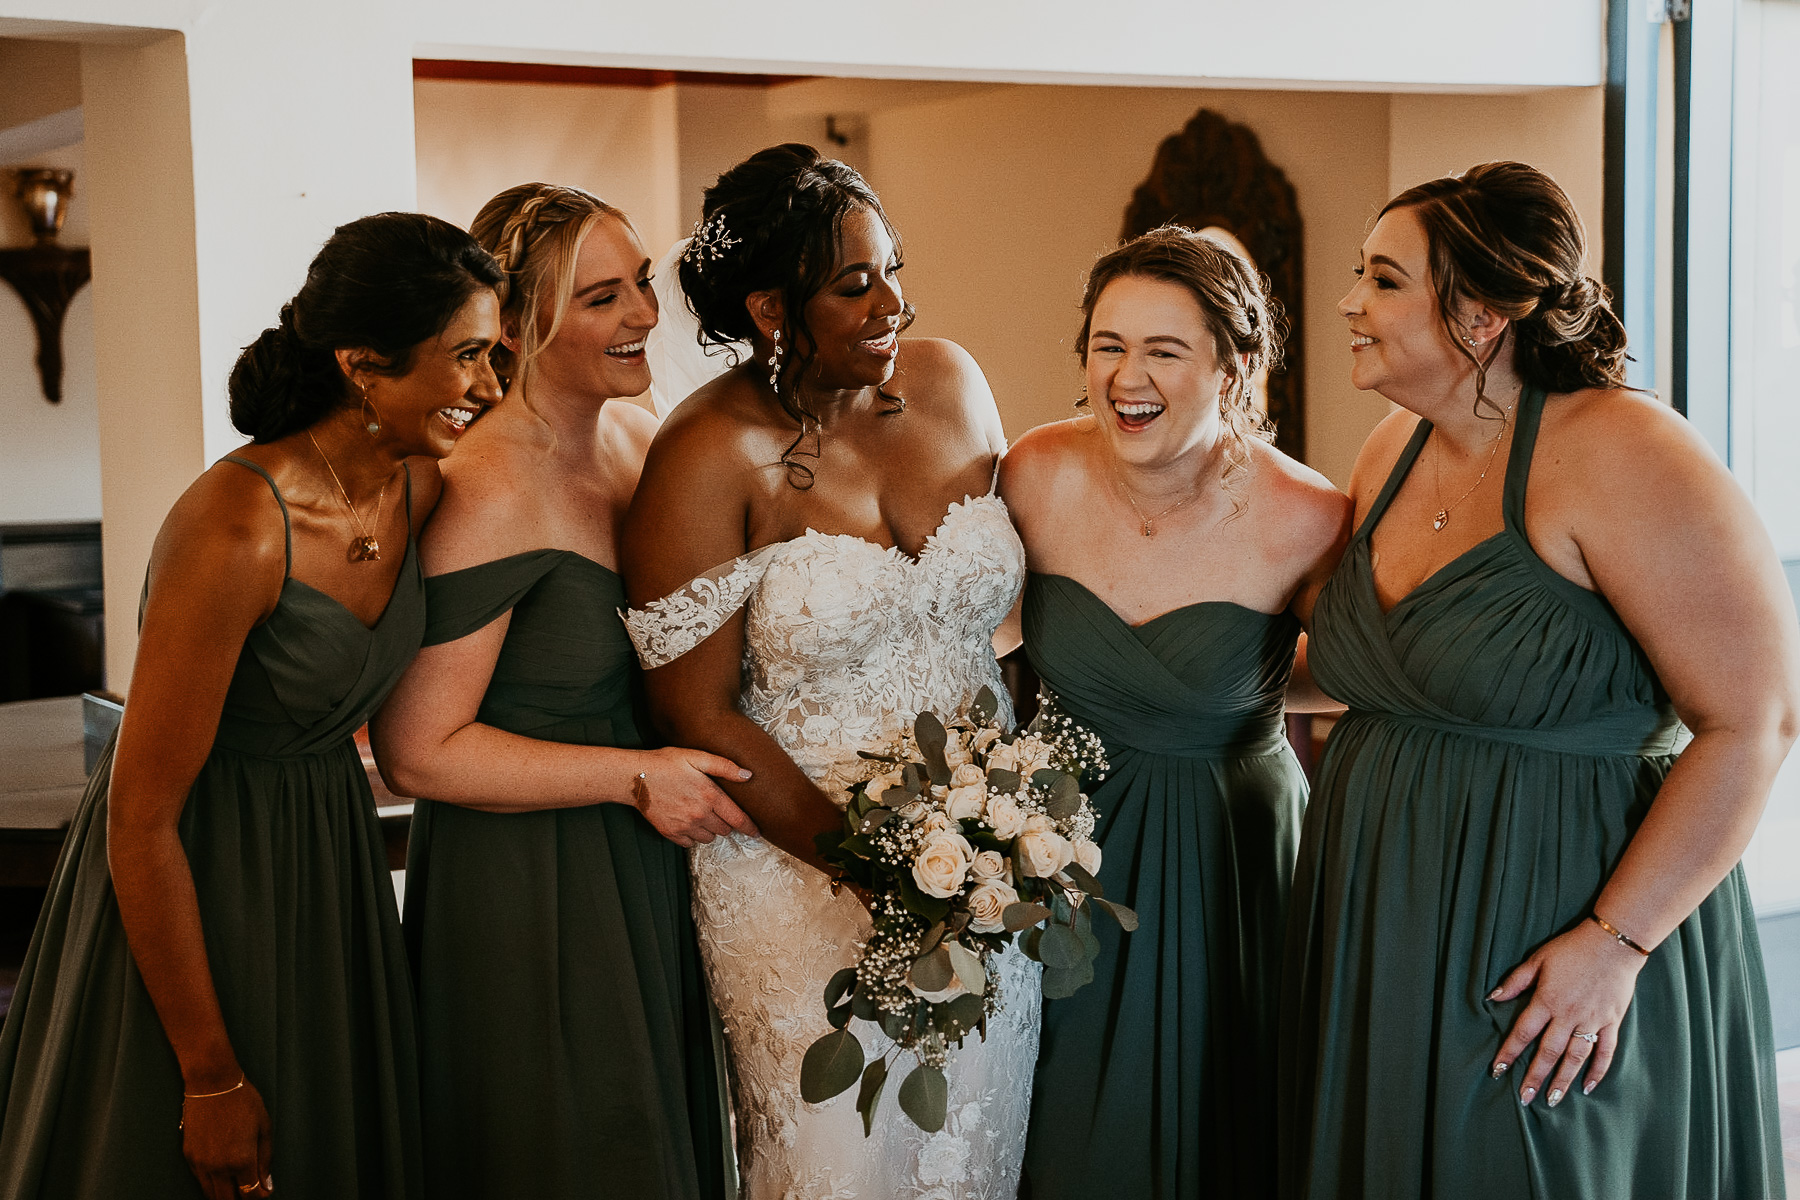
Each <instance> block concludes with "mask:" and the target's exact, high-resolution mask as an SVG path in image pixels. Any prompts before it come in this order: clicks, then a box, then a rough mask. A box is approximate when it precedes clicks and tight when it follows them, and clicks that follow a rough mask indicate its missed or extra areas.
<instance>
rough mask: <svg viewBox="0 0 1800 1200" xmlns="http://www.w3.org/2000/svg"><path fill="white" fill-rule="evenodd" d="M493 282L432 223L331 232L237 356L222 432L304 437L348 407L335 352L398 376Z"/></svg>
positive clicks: (484, 258) (472, 247)
mask: <svg viewBox="0 0 1800 1200" xmlns="http://www.w3.org/2000/svg"><path fill="white" fill-rule="evenodd" d="M502 278H503V276H502V275H501V273H500V268H499V267H498V266H496V265H495V263H494V260H493V259H492V258H490V257H488V254H487V251H485V250H483V249H482V248H481V247H480V246H477V245H476V244H475V239H474V238H472V237H470V236H469V235H468V234H466V233H464V232H463V231H462V230H460V229H458V228H457V227H456V226H454V225H452V224H450V222H448V221H442V220H439V219H438V218H437V217H428V216H426V215H424V214H423V213H403V212H388V213H377V214H375V215H374V216H372V217H363V218H362V219H360V220H356V221H351V222H350V223H349V224H348V225H340V226H338V228H337V230H336V231H335V232H334V233H333V234H332V235H331V237H330V238H329V239H327V241H326V242H325V245H324V246H322V247H320V249H319V253H318V254H317V255H316V256H315V257H314V258H313V260H312V265H311V266H309V267H308V268H307V269H306V282H305V283H304V284H302V285H301V287H300V291H299V293H298V294H297V295H296V296H295V297H294V298H293V299H292V300H290V301H288V302H287V303H286V304H284V305H282V306H281V321H280V324H278V325H276V326H275V327H274V328H272V329H265V330H263V332H262V335H261V336H260V337H258V338H257V339H256V340H255V341H254V342H251V343H250V344H249V345H248V346H246V347H244V352H243V353H242V354H240V355H238V360H237V365H235V366H234V367H232V369H231V379H230V382H229V385H228V389H229V392H230V395H231V423H232V424H233V425H235V426H236V427H237V429H238V431H239V432H240V433H245V434H248V435H249V436H250V438H251V439H252V440H253V441H255V442H258V443H264V442H272V441H275V440H276V439H278V438H282V437H286V436H287V435H288V434H290V433H295V432H298V431H299V430H302V429H306V428H308V427H309V426H311V425H313V424H315V423H316V422H318V421H319V420H320V419H321V418H323V417H324V416H325V415H326V414H327V413H329V412H330V411H331V410H332V409H333V408H334V407H336V406H337V405H339V404H342V403H345V402H346V401H347V400H348V399H349V398H350V395H351V393H350V390H349V380H348V379H347V378H346V376H345V375H344V373H343V371H342V370H341V369H340V368H339V367H338V361H337V355H336V352H337V351H338V350H344V349H350V348H356V349H365V350H368V351H370V352H371V353H373V354H374V355H375V357H376V362H375V364H373V365H374V369H376V370H378V371H380V372H381V373H383V374H387V375H404V374H406V372H407V371H408V370H410V369H411V367H412V362H413V356H414V353H415V351H416V350H417V349H418V347H419V345H420V344H421V343H423V342H425V341H428V340H429V339H431V338H434V337H436V336H437V335H438V334H440V333H442V332H443V331H444V327H445V326H447V325H448V324H449V323H450V319H451V318H452V317H454V316H455V315H456V313H457V311H458V310H460V309H461V308H462V306H463V305H464V304H466V303H468V300H469V297H471V296H473V295H474V294H475V293H476V292H477V291H478V290H480V289H481V288H491V287H495V286H497V285H498V284H499V283H500V282H501V279H502Z"/></svg>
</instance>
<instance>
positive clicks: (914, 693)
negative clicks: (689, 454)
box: [625, 495, 1025, 791]
mask: <svg viewBox="0 0 1800 1200" xmlns="http://www.w3.org/2000/svg"><path fill="white" fill-rule="evenodd" d="M1024 569H1025V551H1024V547H1023V546H1021V545H1020V543H1019V535H1018V534H1017V533H1015V532H1014V531H1013V527H1012V522H1011V521H1010V520H1009V519H1008V517H1007V514H1006V505H1005V503H1004V502H1003V501H1001V500H1000V498H999V497H998V496H992V495H989V496H978V497H974V498H972V499H965V500H963V501H960V502H958V503H956V504H952V505H951V506H950V511H949V513H948V514H946V515H945V517H944V520H943V523H942V524H940V525H939V526H938V528H937V531H936V532H935V533H933V534H932V535H931V536H930V537H929V538H927V539H926V541H925V545H924V548H923V549H921V550H920V552H919V557H918V558H917V559H913V558H910V557H908V556H907V555H906V554H905V553H904V552H902V551H901V550H899V549H897V548H894V547H884V546H878V545H876V544H875V543H873V542H870V541H866V540H864V539H862V538H858V537H851V536H849V535H848V534H825V533H819V532H817V531H816V530H811V529H809V530H807V531H806V533H804V534H802V535H801V536H800V537H797V538H795V539H793V540H792V541H788V542H777V543H776V544H774V545H772V546H765V547H763V548H762V549H760V550H757V551H755V552H753V553H751V554H748V555H745V556H743V557H741V558H737V559H733V560H732V561H731V562H729V563H726V564H725V565H724V566H722V567H719V568H717V569H715V570H713V571H710V572H708V573H707V574H705V575H703V576H701V577H700V578H698V579H695V580H694V581H693V582H691V583H689V584H688V585H687V586H686V587H684V588H683V589H681V590H680V591H679V592H676V593H674V594H673V595H670V596H665V597H664V598H662V599H660V600H653V601H651V602H650V603H649V604H647V605H645V606H644V608H642V609H639V610H634V611H632V612H629V613H627V614H626V616H625V628H626V629H627V630H628V631H629V632H630V634H631V639H632V642H633V643H634V644H635V645H636V646H637V649H638V657H639V658H640V659H641V660H642V661H643V663H644V665H645V666H646V667H656V666H661V665H662V664H663V663H667V662H672V661H674V660H675V659H677V658H679V657H681V656H682V655H683V654H686V653H687V652H688V651H689V650H692V649H693V648H694V647H695V646H697V645H699V644H700V643H701V642H702V641H705V640H706V639H707V638H708V637H710V636H711V635H712V634H713V633H714V632H715V631H716V630H717V629H718V628H719V627H720V626H721V625H723V624H724V623H725V622H726V621H727V620H729V619H730V618H731V616H732V615H733V614H734V613H736V612H737V610H738V608H739V607H742V606H745V605H746V604H747V605H748V608H747V611H746V613H745V624H744V688H743V701H742V707H743V711H744V714H745V715H746V716H748V717H750V718H751V719H752V720H754V721H755V722H756V723H757V724H759V725H761V726H762V727H763V728H764V729H766V730H768V731H769V732H770V733H772V734H773V735H774V736H775V740H776V741H778V742H780V743H781V746H782V748H783V749H784V750H786V751H787V752H788V753H789V754H790V755H792V756H793V758H794V761H795V762H796V763H798V764H799V765H800V767H801V769H802V770H804V771H805V772H806V773H807V774H808V775H809V776H811V777H812V778H813V779H814V780H815V781H816V782H818V783H819V784H820V785H821V786H823V787H825V788H826V790H827V791H834V790H835V789H837V788H841V787H844V786H846V785H848V784H850V783H854V782H856V781H857V780H858V779H863V778H867V777H868V775H869V774H870V773H871V772H869V771H868V770H867V769H866V767H865V765H864V764H865V760H862V759H859V758H858V757H857V755H856V752H857V751H858V750H873V749H875V748H876V747H880V746H886V745H890V744H892V743H893V742H894V741H895V740H896V739H897V738H898V737H899V736H900V734H901V733H902V731H903V730H904V729H905V728H906V727H907V726H908V725H909V724H910V723H911V722H912V719H913V718H914V717H916V716H917V715H918V714H919V712H920V711H921V710H923V709H931V710H933V711H935V712H936V713H938V715H940V716H943V717H948V716H949V715H950V714H951V713H953V712H960V711H962V709H963V708H964V706H966V705H967V703H968V702H969V700H970V699H971V698H972V697H973V696H974V695H975V694H976V693H977V692H979V691H980V690H981V688H982V687H983V686H984V685H985V686H988V687H991V688H993V690H994V694H995V695H997V696H1002V697H1004V696H1005V695H1006V689H1005V688H1004V687H1002V686H1001V683H1000V668H999V665H998V664H997V663H996V662H995V661H994V656H993V655H992V654H991V653H989V652H988V647H989V643H990V640H991V638H992V637H993V631H994V628H995V626H997V625H998V624H999V623H1000V621H1001V620H1002V619H1004V618H1005V616H1006V614H1007V612H1008V611H1010V610H1011V608H1012V605H1013V602H1014V601H1015V600H1017V599H1018V596H1019V589H1020V587H1021V586H1022V582H1023V579H1024ZM1006 715H1007V716H1008V717H1010V715H1011V714H1010V712H1009V713H1007V714H1006Z"/></svg>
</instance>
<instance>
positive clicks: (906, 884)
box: [892, 874, 950, 921]
mask: <svg viewBox="0 0 1800 1200" xmlns="http://www.w3.org/2000/svg"><path fill="white" fill-rule="evenodd" d="M892 879H893V884H894V887H895V888H896V890H898V891H899V893H900V903H902V904H904V905H905V906H906V911H907V912H910V913H912V914H913V915H915V916H920V917H924V918H925V919H926V920H927V921H941V920H943V919H944V917H945V916H946V915H948V914H949V912H950V902H949V901H948V900H940V899H939V898H938V897H936V896H927V895H926V894H925V893H924V892H922V891H920V890H919V885H918V884H916V883H914V882H913V881H912V879H911V877H910V874H908V875H899V876H893V877H892Z"/></svg>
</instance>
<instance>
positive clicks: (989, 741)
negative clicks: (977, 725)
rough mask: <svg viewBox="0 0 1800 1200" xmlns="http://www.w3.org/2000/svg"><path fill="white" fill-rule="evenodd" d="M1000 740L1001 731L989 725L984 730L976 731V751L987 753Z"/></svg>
mask: <svg viewBox="0 0 1800 1200" xmlns="http://www.w3.org/2000/svg"><path fill="white" fill-rule="evenodd" d="M999 740H1000V731H999V730H998V729H996V728H994V727H993V726H992V725H988V726H986V727H984V728H982V729H978V730H976V731H975V744H974V749H975V750H976V751H977V752H980V751H985V750H986V749H987V748H988V747H989V746H992V745H993V744H994V743H995V742H997V741H999Z"/></svg>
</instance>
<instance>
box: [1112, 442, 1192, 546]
mask: <svg viewBox="0 0 1800 1200" xmlns="http://www.w3.org/2000/svg"><path fill="white" fill-rule="evenodd" d="M1102 453H1104V454H1106V465H1107V466H1109V467H1111V468H1112V473H1113V479H1115V480H1116V481H1117V482H1118V484H1119V490H1120V491H1121V492H1124V493H1125V503H1127V504H1129V505H1131V511H1132V512H1134V513H1136V514H1137V519H1138V520H1139V521H1140V522H1141V523H1142V525H1143V531H1144V536H1145V537H1155V536H1156V523H1157V522H1158V521H1160V520H1162V519H1163V518H1164V517H1166V516H1168V515H1169V514H1170V513H1172V512H1174V511H1175V510H1176V509H1178V508H1180V507H1181V506H1182V505H1184V504H1186V503H1188V502H1189V501H1191V500H1192V499H1193V498H1194V497H1196V496H1198V495H1199V494H1200V492H1201V491H1202V488H1201V487H1200V486H1199V485H1198V484H1196V485H1195V487H1194V490H1193V491H1191V492H1189V493H1188V494H1187V495H1185V496H1183V497H1182V498H1181V499H1179V500H1177V501H1176V502H1175V503H1173V504H1171V505H1169V507H1167V508H1165V509H1163V510H1162V511H1161V512H1159V513H1157V514H1156V515H1155V516H1153V517H1146V516H1145V515H1144V510H1143V509H1141V508H1139V507H1138V502H1137V497H1135V496H1133V495H1132V494H1131V485H1130V484H1128V483H1126V482H1125V476H1123V475H1121V474H1119V464H1118V463H1116V462H1114V461H1113V457H1112V455H1111V453H1109V452H1106V451H1102Z"/></svg>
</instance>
